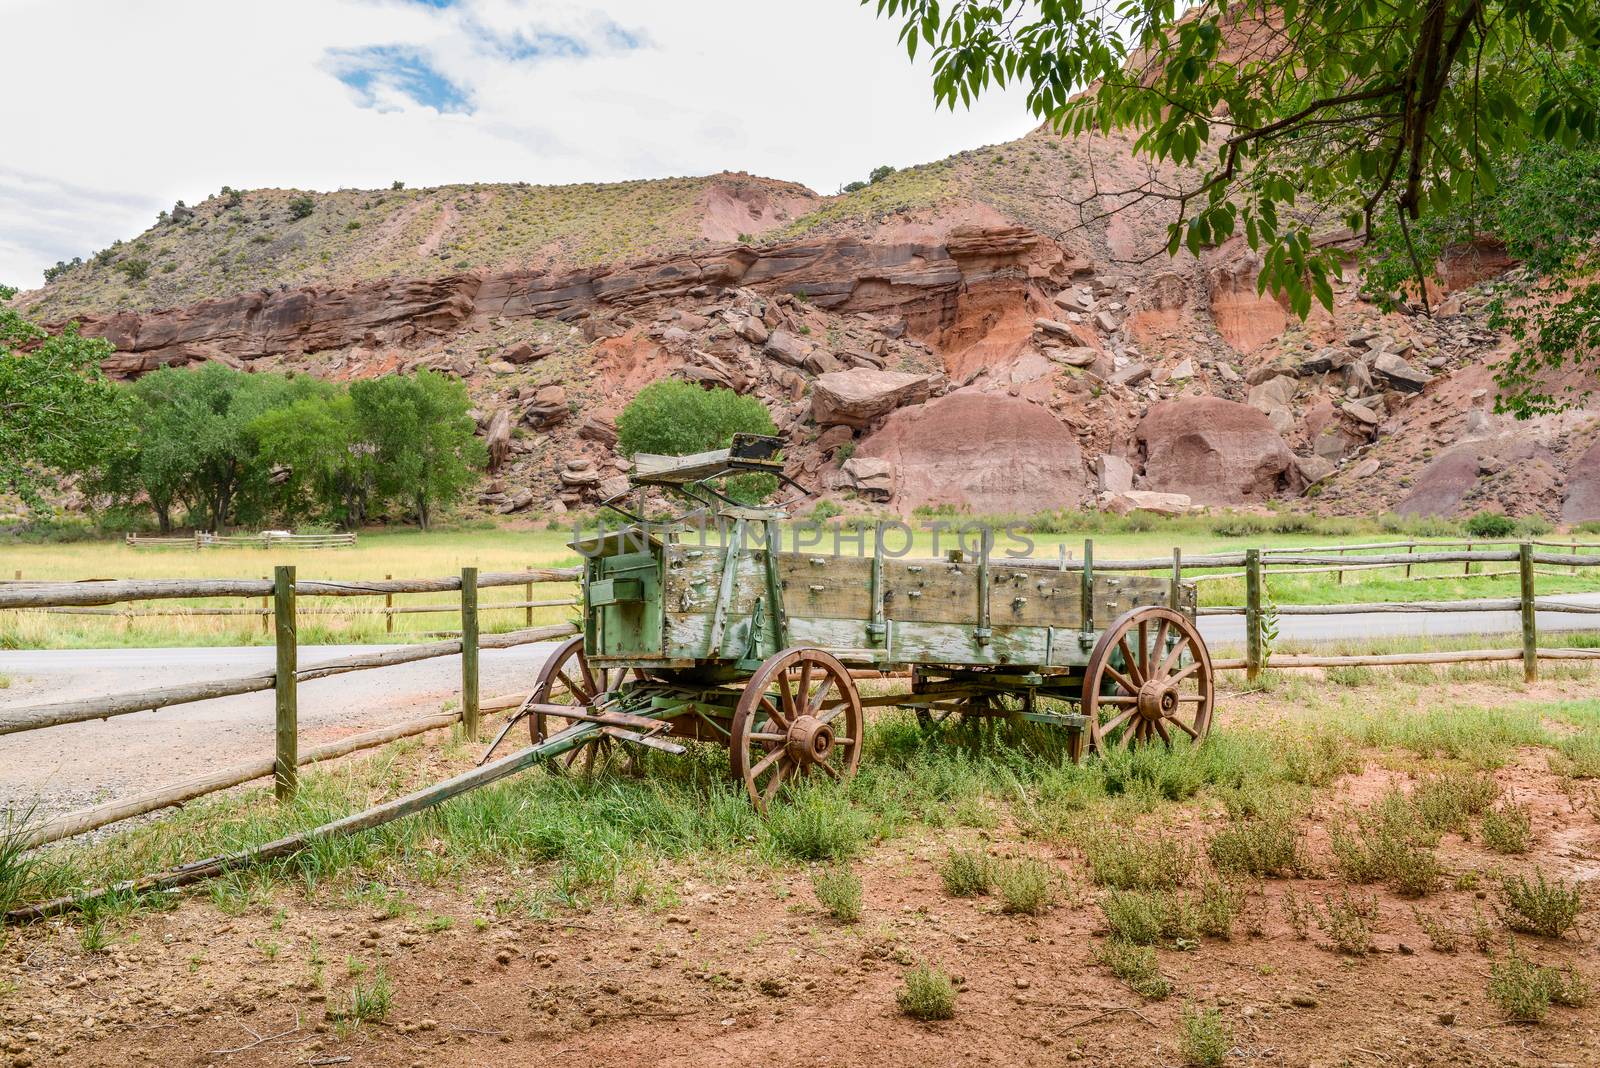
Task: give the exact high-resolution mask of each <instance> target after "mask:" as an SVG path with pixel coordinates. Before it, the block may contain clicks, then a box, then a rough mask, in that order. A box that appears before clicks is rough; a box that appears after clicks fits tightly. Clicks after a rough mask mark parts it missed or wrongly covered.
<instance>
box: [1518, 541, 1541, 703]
mask: <svg viewBox="0 0 1600 1068" xmlns="http://www.w3.org/2000/svg"><path fill="white" fill-rule="evenodd" d="M1517 563H1518V568H1517V570H1518V572H1519V573H1520V576H1521V579H1522V606H1521V607H1522V676H1523V678H1524V679H1526V680H1527V681H1528V682H1538V681H1539V617H1538V614H1537V612H1536V609H1535V606H1534V598H1533V543H1532V542H1526V541H1525V542H1523V543H1522V544H1521V545H1519V546H1518V547H1517Z"/></svg>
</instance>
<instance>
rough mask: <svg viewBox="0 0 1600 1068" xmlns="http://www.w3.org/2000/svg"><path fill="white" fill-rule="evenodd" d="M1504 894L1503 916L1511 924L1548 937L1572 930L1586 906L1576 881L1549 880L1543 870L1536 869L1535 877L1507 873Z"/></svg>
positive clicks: (1556, 936)
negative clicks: (1580, 912)
mask: <svg viewBox="0 0 1600 1068" xmlns="http://www.w3.org/2000/svg"><path fill="white" fill-rule="evenodd" d="M1500 893H1501V896H1502V897H1503V898H1504V899H1505V907H1504V908H1503V909H1502V910H1501V919H1502V920H1504V921H1505V925H1506V926H1507V927H1509V928H1511V929H1512V930H1513V931H1525V932H1527V933H1529V934H1537V935H1543V936H1545V937H1546V938H1560V937H1561V936H1562V935H1564V934H1566V933H1567V932H1568V931H1570V930H1572V928H1573V926H1574V925H1575V924H1576V923H1577V922H1578V913H1579V911H1580V910H1581V909H1582V908H1583V892H1582V890H1580V889H1579V888H1578V886H1577V885H1576V884H1575V883H1568V882H1565V881H1563V880H1561V879H1550V880H1546V879H1545V877H1544V872H1542V871H1539V870H1535V871H1534V873H1533V878H1532V879H1529V878H1528V877H1527V876H1525V875H1507V876H1504V877H1503V878H1502V879H1501V880H1500Z"/></svg>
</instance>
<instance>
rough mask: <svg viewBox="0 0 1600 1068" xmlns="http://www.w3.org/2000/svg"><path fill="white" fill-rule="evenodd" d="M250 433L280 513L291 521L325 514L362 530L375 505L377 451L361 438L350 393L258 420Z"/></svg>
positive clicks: (304, 403)
mask: <svg viewBox="0 0 1600 1068" xmlns="http://www.w3.org/2000/svg"><path fill="white" fill-rule="evenodd" d="M251 432H252V433H253V434H254V435H255V437H256V439H257V441H258V442H259V443H260V448H261V457H262V460H263V461H264V462H265V463H267V464H268V465H269V467H271V468H272V469H273V470H274V471H275V472H279V473H281V478H276V479H275V482H274V502H275V507H276V509H277V511H278V512H279V513H280V514H282V515H283V516H285V517H286V518H287V519H289V520H291V521H293V520H294V519H296V518H300V517H303V516H308V515H313V514H318V513H320V514H325V515H326V516H327V517H328V518H330V519H332V520H333V521H335V522H337V523H339V524H340V525H341V526H343V527H345V528H347V529H352V530H353V529H355V528H357V527H359V526H361V524H362V523H364V522H365V521H366V519H367V515H368V512H369V511H370V510H371V508H372V505H373V504H374V503H375V501H376V488H377V484H378V475H379V467H378V457H377V447H376V446H375V445H374V444H373V443H372V442H370V441H367V440H366V439H365V437H364V436H363V433H362V428H361V420H360V418H359V416H358V414H357V412H356V406H355V402H354V400H352V399H351V397H350V395H349V394H348V393H346V392H331V391H330V393H329V394H328V395H326V396H314V397H304V398H302V399H300V400H298V401H296V402H294V403H293V404H292V405H290V406H289V407H287V408H276V409H273V410H272V411H269V412H266V413H264V414H263V415H261V416H259V417H257V419H256V420H255V422H254V423H253V424H252V425H251Z"/></svg>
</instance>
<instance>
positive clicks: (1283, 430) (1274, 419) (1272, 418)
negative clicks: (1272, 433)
mask: <svg viewBox="0 0 1600 1068" xmlns="http://www.w3.org/2000/svg"><path fill="white" fill-rule="evenodd" d="M1299 388H1300V380H1299V379H1297V378H1295V377H1294V376H1293V375H1277V376H1275V377H1272V378H1269V379H1266V380H1265V381H1263V382H1261V383H1260V384H1258V385H1255V386H1252V387H1251V388H1250V393H1249V396H1248V397H1247V398H1246V400H1245V403H1246V404H1248V405H1250V407H1252V408H1254V409H1255V410H1256V411H1258V412H1260V413H1261V414H1263V415H1265V416H1266V417H1267V421H1268V422H1270V423H1271V424H1272V427H1273V429H1274V430H1276V431H1277V432H1278V433H1280V434H1287V433H1288V432H1289V431H1290V430H1291V429H1292V428H1293V427H1294V395H1295V391H1296V390H1298V389H1299Z"/></svg>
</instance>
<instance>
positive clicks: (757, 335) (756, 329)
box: [734, 315, 768, 345]
mask: <svg viewBox="0 0 1600 1068" xmlns="http://www.w3.org/2000/svg"><path fill="white" fill-rule="evenodd" d="M734 333H736V334H738V335H739V336H740V337H742V338H744V339H745V340H746V341H748V342H750V344H752V345H765V344H766V343H767V334H768V330H767V326H766V324H765V323H763V322H762V321H761V320H760V319H757V318H756V317H755V316H754V315H746V316H745V317H744V318H743V319H741V320H740V321H739V325H738V326H736V327H734Z"/></svg>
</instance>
